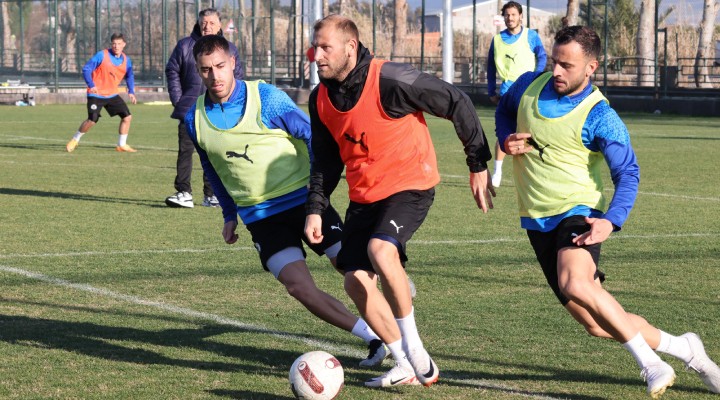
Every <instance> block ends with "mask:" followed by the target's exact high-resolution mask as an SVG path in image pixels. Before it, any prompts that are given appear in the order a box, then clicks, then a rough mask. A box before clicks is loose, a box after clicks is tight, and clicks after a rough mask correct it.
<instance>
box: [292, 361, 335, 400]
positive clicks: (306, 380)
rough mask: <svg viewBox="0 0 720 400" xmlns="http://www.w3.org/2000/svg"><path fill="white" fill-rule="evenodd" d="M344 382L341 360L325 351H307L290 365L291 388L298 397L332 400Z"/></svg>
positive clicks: (310, 399)
mask: <svg viewBox="0 0 720 400" xmlns="http://www.w3.org/2000/svg"><path fill="white" fill-rule="evenodd" d="M344 384H345V373H344V372H343V368H342V365H340V361H338V360H337V358H335V357H334V356H333V355H332V354H330V353H327V352H324V351H311V352H309V353H305V354H303V355H301V356H300V357H298V358H297V359H296V360H295V362H294V363H293V365H292V367H290V389H292V392H293V394H295V397H297V398H298V399H307V400H331V399H334V398H335V397H336V396H337V395H338V393H340V390H341V389H342V387H343V385H344Z"/></svg>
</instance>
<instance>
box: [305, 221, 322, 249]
mask: <svg viewBox="0 0 720 400" xmlns="http://www.w3.org/2000/svg"><path fill="white" fill-rule="evenodd" d="M305 236H307V238H308V240H309V241H310V243H313V244H316V243H320V242H322V240H323V234H322V217H321V216H320V214H310V215H308V216H306V217H305Z"/></svg>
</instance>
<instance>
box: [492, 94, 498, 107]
mask: <svg viewBox="0 0 720 400" xmlns="http://www.w3.org/2000/svg"><path fill="white" fill-rule="evenodd" d="M490 102H491V103H493V104H494V105H498V103H500V96H498V95H495V96H490Z"/></svg>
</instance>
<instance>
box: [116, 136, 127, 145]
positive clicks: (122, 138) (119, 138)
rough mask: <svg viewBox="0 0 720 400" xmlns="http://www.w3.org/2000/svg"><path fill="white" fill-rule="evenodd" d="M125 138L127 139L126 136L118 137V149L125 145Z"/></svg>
mask: <svg viewBox="0 0 720 400" xmlns="http://www.w3.org/2000/svg"><path fill="white" fill-rule="evenodd" d="M127 137H128V135H127V134H125V135H123V134H120V135H118V146H120V147H122V146H125V144H126V143H127Z"/></svg>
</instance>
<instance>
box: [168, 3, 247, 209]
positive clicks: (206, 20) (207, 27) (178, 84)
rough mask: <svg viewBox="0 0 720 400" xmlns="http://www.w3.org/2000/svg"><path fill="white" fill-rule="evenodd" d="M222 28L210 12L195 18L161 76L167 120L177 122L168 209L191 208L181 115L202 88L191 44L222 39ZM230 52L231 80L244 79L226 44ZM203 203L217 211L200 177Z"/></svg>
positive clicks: (189, 157) (188, 151)
mask: <svg viewBox="0 0 720 400" xmlns="http://www.w3.org/2000/svg"><path fill="white" fill-rule="evenodd" d="M222 34H223V33H222V24H221V19H220V13H219V12H218V10H216V9H214V8H206V9H204V10H202V11H200V13H199V14H198V22H197V23H196V24H195V26H194V27H193V31H192V33H191V34H190V36H188V37H185V38H182V39H180V41H179V42H178V43H177V45H176V46H175V49H174V50H173V52H172V54H171V55H170V59H168V62H167V65H166V66H165V76H166V77H167V82H168V94H169V95H170V102H171V103H172V104H173V107H174V109H173V112H172V115H171V116H170V117H171V118H175V119H177V120H179V121H180V122H179V123H178V154H177V162H176V164H175V165H176V171H177V173H176V175H175V194H173V195H172V196H168V197H167V198H166V199H165V204H167V205H168V206H169V207H180V208H192V207H194V206H195V204H194V203H193V197H192V186H191V183H190V177H191V175H192V166H193V152H194V151H195V146H193V143H192V141H191V140H190V137H189V136H188V135H187V129H186V128H185V114H187V112H188V110H189V109H190V107H191V106H192V105H193V104H195V101H196V100H197V98H198V96H200V94H201V93H202V92H203V88H204V86H203V84H202V81H201V80H200V76H199V75H198V73H197V69H196V68H195V58H194V57H193V54H192V48H193V45H194V44H195V42H196V41H197V40H198V39H199V38H200V37H201V36H205V35H220V36H222ZM230 52H231V53H232V55H233V58H235V70H234V71H233V74H234V76H235V79H243V77H244V76H245V74H244V72H243V69H242V64H241V63H240V60H239V59H238V51H237V48H236V47H235V45H234V44H232V43H230ZM203 194H204V197H203V202H202V205H203V206H205V207H218V206H219V205H220V204H219V203H218V200H217V197H215V194H214V193H213V190H212V186H210V182H208V180H207V177H206V176H205V175H204V174H203Z"/></svg>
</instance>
